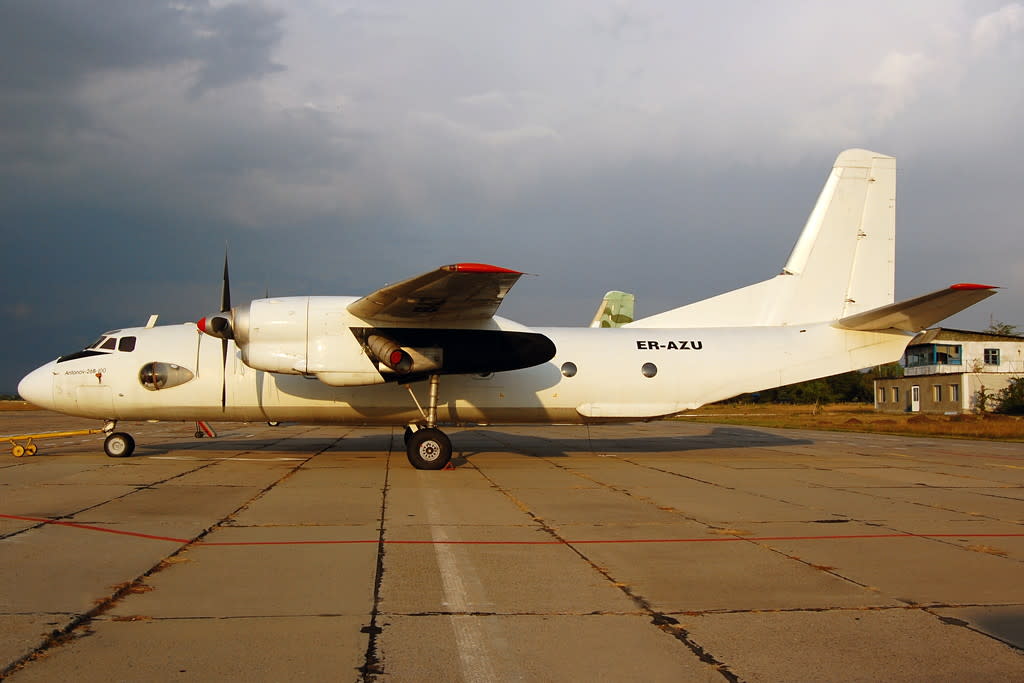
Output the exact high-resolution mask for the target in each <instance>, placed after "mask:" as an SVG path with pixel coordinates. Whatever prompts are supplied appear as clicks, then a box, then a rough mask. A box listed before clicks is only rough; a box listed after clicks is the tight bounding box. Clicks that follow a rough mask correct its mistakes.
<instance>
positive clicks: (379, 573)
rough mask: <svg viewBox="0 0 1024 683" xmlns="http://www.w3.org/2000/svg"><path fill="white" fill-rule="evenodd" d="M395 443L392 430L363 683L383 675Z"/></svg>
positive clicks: (362, 677)
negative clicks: (382, 622)
mask: <svg viewBox="0 0 1024 683" xmlns="http://www.w3.org/2000/svg"><path fill="white" fill-rule="evenodd" d="M394 441H395V433H394V430H392V432H391V441H390V442H389V443H388V453H387V456H386V457H385V460H384V485H383V487H382V488H381V496H380V526H379V527H378V529H377V565H376V568H375V570H374V577H373V607H372V608H371V609H370V623H369V624H367V625H366V626H364V627H363V628H361V629H360V632H362V633H365V634H367V639H366V641H367V642H366V653H365V655H364V656H363V665H362V666H360V667H359V668H358V669H357V671H358V672H359V680H361V681H363V682H364V683H371V682H372V681H376V680H377V677H378V676H380V675H382V674H383V673H384V662H383V660H382V659H381V656H380V652H379V651H378V646H377V637H378V636H379V635H380V634H381V633H383V631H384V627H383V626H379V625H378V623H377V622H378V619H379V617H380V597H381V596H380V589H381V586H382V585H383V583H384V556H385V554H386V552H387V551H386V550H385V543H384V535H385V532H386V526H385V523H386V519H387V509H388V489H389V486H390V477H391V455H392V453H393V452H394V449H393V447H392V444H394Z"/></svg>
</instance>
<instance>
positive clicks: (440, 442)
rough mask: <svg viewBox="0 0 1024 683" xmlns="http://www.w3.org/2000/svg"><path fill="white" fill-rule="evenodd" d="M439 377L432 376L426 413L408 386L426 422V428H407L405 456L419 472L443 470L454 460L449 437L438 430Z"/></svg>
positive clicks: (415, 426)
mask: <svg viewBox="0 0 1024 683" xmlns="http://www.w3.org/2000/svg"><path fill="white" fill-rule="evenodd" d="M439 382H440V378H439V377H438V375H431V376H430V394H429V400H428V405H427V411H426V412H424V411H423V408H422V407H421V406H420V402H419V401H417V400H416V394H414V393H413V391H412V387H411V386H409V385H406V388H407V389H408V390H409V395H410V396H412V400H413V402H414V403H415V404H416V407H417V408H419V411H420V414H421V415H423V419H424V421H425V422H426V424H425V425H424V426H420V425H409V426H408V427H406V428H405V455H406V457H408V458H409V464H411V465H412V466H413V467H415V468H416V469H418V470H441V469H444V467H445V466H446V465H447V464H448V462H449V461H450V460H451V459H452V442H451V440H450V439H449V438H448V435H447V434H445V433H444V432H442V431H441V430H440V429H438V428H437V426H436V425H437V387H438V384H439Z"/></svg>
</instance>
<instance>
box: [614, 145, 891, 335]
mask: <svg viewBox="0 0 1024 683" xmlns="http://www.w3.org/2000/svg"><path fill="white" fill-rule="evenodd" d="M895 235H896V159H895V158H893V157H891V156H885V155H883V154H878V153H875V152H869V151H867V150H863V149H848V150H846V151H844V152H842V153H840V154H839V156H838V157H837V158H836V163H835V166H834V167H833V169H832V172H831V173H830V174H829V177H828V180H827V181H826V182H825V187H824V188H823V189H822V191H821V195H820V196H819V197H818V201H817V203H816V204H815V206H814V210H813V211H811V215H810V217H809V218H808V219H807V224H806V225H805V226H804V229H803V232H802V233H801V234H800V238H799V239H798V240H797V243H796V246H794V247H793V251H792V253H791V254H790V256H789V259H788V260H787V261H786V265H785V267H784V268H783V269H782V272H781V273H780V274H779V275H777V276H775V277H774V278H772V279H770V280H765V281H763V282H759V283H757V284H754V285H750V286H748V287H743V288H742V289H737V290H733V291H731V292H727V293H725V294H721V295H719V296H715V297H712V298H710V299H705V300H703V301H698V302H696V303H693V304H689V305H688V306H683V307H681V308H676V309H673V310H670V311H666V312H664V313H659V314H657V315H654V316H651V317H648V318H643V319H641V320H637V321H634V322H632V323H629V324H628V325H626V326H627V327H738V326H757V325H790V324H798V323H810V322H823V321H831V320H839V319H841V318H846V317H850V316H854V315H857V314H859V313H863V312H866V311H870V310H873V309H876V308H880V307H882V306H886V305H888V304H891V303H892V302H893V300H894V296H893V294H894V289H895V239H896V237H895Z"/></svg>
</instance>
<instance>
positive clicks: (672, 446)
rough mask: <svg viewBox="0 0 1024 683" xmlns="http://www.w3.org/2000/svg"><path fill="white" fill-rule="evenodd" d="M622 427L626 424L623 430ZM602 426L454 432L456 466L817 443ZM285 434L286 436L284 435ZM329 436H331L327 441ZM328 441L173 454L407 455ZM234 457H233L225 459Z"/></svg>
mask: <svg viewBox="0 0 1024 683" xmlns="http://www.w3.org/2000/svg"><path fill="white" fill-rule="evenodd" d="M619 429H621V426H620V427H619ZM600 431H601V428H600V427H598V428H592V429H591V430H590V433H589V436H588V432H587V430H586V428H584V427H580V428H579V431H578V432H577V433H578V436H569V437H565V436H563V435H556V434H554V433H552V436H551V437H546V436H545V430H544V429H543V428H541V429H538V430H537V432H536V433H535V434H519V433H509V432H502V431H498V430H490V429H486V430H483V429H473V430H467V431H463V432H455V433H453V434H452V445H453V447H454V451H455V452H454V453H453V458H452V463H453V464H454V465H455V466H458V465H460V464H465V463H466V462H468V460H469V458H472V457H475V456H477V455H486V454H487V453H493V452H495V451H497V450H501V451H509V452H512V453H517V454H520V455H522V456H524V457H543V458H564V457H569V456H570V455H572V454H599V455H604V454H621V455H626V454H636V453H684V452H689V451H709V450H717V449H741V448H770V447H779V446H800V445H808V444H811V443H813V442H812V441H810V440H808V439H799V438H798V439H793V438H789V437H786V436H782V435H779V434H772V433H768V432H762V431H758V430H753V429H744V428H740V427H714V428H713V429H712V430H711V431H710V432H709V433H707V434H697V435H694V434H686V435H666V436H639V435H638V436H629V435H624V436H616V437H614V438H612V437H602V436H600V435H599V434H600ZM285 436H286V435H285V434H282V435H281V437H285ZM326 438H329V437H326ZM326 438H325V437H318V438H302V437H297V438H280V437H275V438H272V439H255V438H248V439H238V438H232V437H230V436H227V437H218V438H215V439H196V440H193V441H184V442H178V443H176V444H175V445H174V448H173V450H174V451H176V452H178V453H181V452H182V451H184V453H185V454H194V455H195V456H197V457H203V456H204V455H206V454H207V453H211V454H212V453H215V452H224V453H225V454H226V453H237V452H239V451H244V452H245V453H246V454H249V455H252V456H256V457H258V456H259V455H260V454H267V455H270V454H280V453H287V454H291V455H294V456H302V455H313V454H315V453H321V452H322V453H323V455H325V456H330V455H332V454H349V453H361V454H366V455H370V456H376V455H383V454H384V453H387V452H388V451H389V450H391V451H393V452H395V453H397V454H403V451H404V446H403V444H402V439H401V436H400V432H398V431H394V432H385V431H381V432H379V433H373V434H358V435H354V436H347V437H343V438H341V439H340V440H339V441H337V442H336V443H333V444H330V445H329V447H327V448H326V449H324V447H325V445H327V444H326V443H325V440H326ZM170 452H171V449H170V448H168V447H167V446H166V445H164V444H157V443H152V444H146V443H140V444H139V446H138V448H137V449H136V455H137V456H154V455H166V454H168V453H170ZM225 457H228V458H230V457H231V456H230V455H225Z"/></svg>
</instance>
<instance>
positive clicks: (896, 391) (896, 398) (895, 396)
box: [892, 387, 900, 403]
mask: <svg viewBox="0 0 1024 683" xmlns="http://www.w3.org/2000/svg"><path fill="white" fill-rule="evenodd" d="M892 402H893V403H899V402H900V388H899V387H893V388H892Z"/></svg>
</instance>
